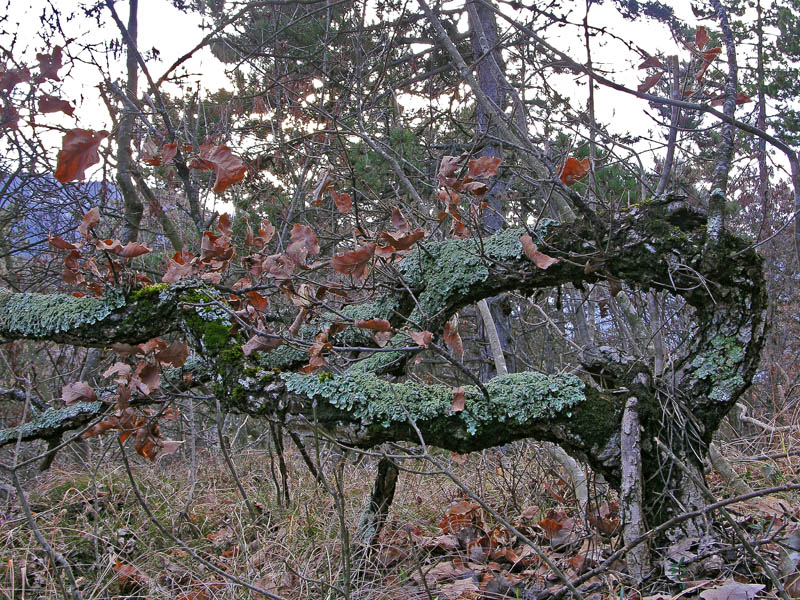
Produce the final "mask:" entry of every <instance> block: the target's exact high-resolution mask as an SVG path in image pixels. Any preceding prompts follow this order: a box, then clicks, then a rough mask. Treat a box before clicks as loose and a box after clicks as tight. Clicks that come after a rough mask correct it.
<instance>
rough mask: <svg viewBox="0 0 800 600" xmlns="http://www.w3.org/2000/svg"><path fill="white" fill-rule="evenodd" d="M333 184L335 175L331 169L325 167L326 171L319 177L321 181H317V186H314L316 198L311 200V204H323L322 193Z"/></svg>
mask: <svg viewBox="0 0 800 600" xmlns="http://www.w3.org/2000/svg"><path fill="white" fill-rule="evenodd" d="M332 185H333V177H331V170H330V169H325V170H324V171H322V177H320V178H319V183H317V187H315V188H314V192H313V194H312V195H313V197H314V199H313V200H312V201H311V204H312V205H313V206H320V205H322V195H323V194H324V193H325V192H326V191H327V190H328V188H329V187H331V186H332Z"/></svg>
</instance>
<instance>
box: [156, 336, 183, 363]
mask: <svg viewBox="0 0 800 600" xmlns="http://www.w3.org/2000/svg"><path fill="white" fill-rule="evenodd" d="M188 357H189V345H188V344H187V343H186V342H182V341H179V340H175V341H174V342H172V343H171V344H170V345H169V346H167V347H166V348H165V349H164V350H161V351H160V352H159V353H158V354H156V360H157V361H159V362H160V363H161V364H162V365H171V366H173V367H180V366H183V364H184V363H185V362H186V359H187V358H188Z"/></svg>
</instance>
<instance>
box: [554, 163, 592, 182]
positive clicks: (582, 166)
mask: <svg viewBox="0 0 800 600" xmlns="http://www.w3.org/2000/svg"><path fill="white" fill-rule="evenodd" d="M590 168H591V163H590V161H589V158H588V157H586V158H584V159H583V160H578V159H577V158H573V157H572V156H570V157H569V158H568V159H567V160H566V161H564V164H563V165H561V168H560V169H559V174H558V177H559V179H561V181H562V182H563V183H564V185H567V186H570V185H572V184H573V183H575V182H576V181H580V180H581V179H583V178H584V177H586V175H588V173H589V169H590Z"/></svg>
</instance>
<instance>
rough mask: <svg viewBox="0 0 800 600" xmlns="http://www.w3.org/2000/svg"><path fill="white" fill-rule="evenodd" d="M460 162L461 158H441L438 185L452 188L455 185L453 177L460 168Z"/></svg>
mask: <svg viewBox="0 0 800 600" xmlns="http://www.w3.org/2000/svg"><path fill="white" fill-rule="evenodd" d="M461 160H462V157H461V156H443V157H442V163H441V164H440V165H439V185H442V186H445V187H452V186H453V185H454V184H455V182H456V178H455V175H456V173H457V172H458V170H459V169H460V168H461Z"/></svg>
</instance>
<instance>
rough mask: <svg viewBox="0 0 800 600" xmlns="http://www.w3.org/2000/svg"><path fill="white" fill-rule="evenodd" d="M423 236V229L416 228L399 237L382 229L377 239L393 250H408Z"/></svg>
mask: <svg viewBox="0 0 800 600" xmlns="http://www.w3.org/2000/svg"><path fill="white" fill-rule="evenodd" d="M424 237H425V231H424V230H423V229H417V230H416V231H414V232H412V233H409V234H408V235H402V236H399V237H395V236H393V235H392V234H391V233H388V232H386V231H384V232H383V233H381V234H380V235H379V236H378V239H379V240H380V241H381V242H383V243H384V244H387V245H389V246H392V247H393V248H394V250H408V249H409V248H411V246H413V245H414V244H416V243H417V242H418V241H420V240H421V239H422V238H424Z"/></svg>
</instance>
